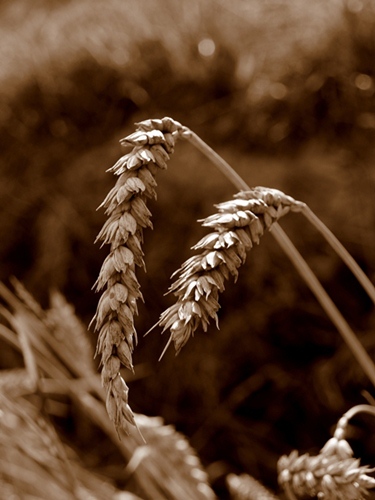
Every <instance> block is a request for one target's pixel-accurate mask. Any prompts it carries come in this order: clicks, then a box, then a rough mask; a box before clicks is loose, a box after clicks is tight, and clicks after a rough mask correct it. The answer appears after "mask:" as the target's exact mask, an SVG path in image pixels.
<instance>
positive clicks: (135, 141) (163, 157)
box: [92, 118, 182, 433]
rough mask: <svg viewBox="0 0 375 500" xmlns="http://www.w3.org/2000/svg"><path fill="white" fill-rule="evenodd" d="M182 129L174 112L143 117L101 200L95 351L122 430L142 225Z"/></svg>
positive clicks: (129, 416)
mask: <svg viewBox="0 0 375 500" xmlns="http://www.w3.org/2000/svg"><path fill="white" fill-rule="evenodd" d="M181 130H182V126H181V124H179V123H178V122H176V121H175V120H172V119H171V118H163V119H161V120H146V121H143V122H140V123H138V124H137V129H136V131H135V132H134V133H133V134H131V135H129V136H128V137H126V138H125V139H122V140H121V141H120V142H121V144H122V145H123V146H130V147H132V150H131V151H130V152H129V153H127V154H125V155H124V156H122V157H121V158H120V159H119V160H118V161H117V163H116V164H115V165H114V166H113V167H112V168H110V169H109V171H110V172H113V173H114V174H115V175H117V176H118V180H117V182H116V184H115V186H114V187H113V188H112V189H111V191H110V192H109V193H108V195H107V196H106V198H105V200H104V201H103V203H102V204H101V205H100V207H104V208H105V213H106V214H107V216H108V219H107V221H106V223H105V224H104V226H103V228H102V230H101V231H100V233H99V235H98V237H97V240H101V241H102V242H103V244H109V245H110V253H109V255H108V256H107V258H106V259H105V260H104V263H103V265H102V268H101V270H100V273H99V277H98V279H97V281H96V283H95V287H96V290H97V291H99V290H102V289H104V292H103V294H102V296H101V298H100V300H99V303H98V307H97V311H96V314H95V316H94V318H93V321H92V322H93V323H94V324H95V330H97V331H98V332H99V335H98V342H97V348H96V354H97V355H98V354H99V355H101V364H102V365H103V368H102V384H103V387H104V389H105V391H106V395H107V400H106V407H107V411H108V414H109V417H110V419H111V420H112V422H113V423H114V425H115V427H116V429H117V431H118V433H119V431H120V429H122V430H124V431H125V432H126V433H127V432H128V424H129V423H130V424H132V425H135V420H134V415H133V412H132V410H131V409H130V406H129V404H128V390H129V389H128V387H127V385H126V383H125V381H124V379H123V378H122V376H121V374H120V367H121V365H124V366H125V367H126V368H128V369H129V370H132V371H133V362H132V351H133V348H134V344H136V343H137V334H136V330H135V328H134V315H135V314H137V300H138V299H139V298H142V294H141V291H140V285H139V283H138V280H137V277H136V274H135V269H136V267H145V263H144V260H143V252H142V241H143V229H144V228H147V227H152V223H151V220H150V217H151V213H150V211H149V210H148V208H147V206H146V200H147V198H154V197H156V192H155V187H156V181H155V174H156V173H157V171H158V170H160V169H165V168H166V166H167V161H168V160H169V158H170V156H169V155H170V154H171V153H172V152H173V150H174V145H175V140H176V138H177V137H178V136H179V132H180V131H181Z"/></svg>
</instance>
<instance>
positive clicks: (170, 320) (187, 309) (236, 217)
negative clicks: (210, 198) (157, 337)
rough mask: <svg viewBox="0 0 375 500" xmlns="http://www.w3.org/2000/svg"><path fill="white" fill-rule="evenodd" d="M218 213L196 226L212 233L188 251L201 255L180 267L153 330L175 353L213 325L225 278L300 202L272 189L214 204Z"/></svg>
mask: <svg viewBox="0 0 375 500" xmlns="http://www.w3.org/2000/svg"><path fill="white" fill-rule="evenodd" d="M216 207H217V208H218V213H217V214H214V215H212V216H210V217H207V218H206V219H204V220H203V221H202V225H203V226H205V227H209V228H212V229H214V232H212V233H210V234H208V235H207V236H205V237H204V238H202V239H201V240H200V241H199V242H198V243H197V244H196V245H195V246H194V247H193V248H194V249H196V250H201V253H200V254H199V255H195V256H193V257H191V258H190V259H188V260H187V261H186V262H185V263H184V264H182V266H181V269H179V270H178V271H177V272H176V273H175V274H179V277H178V279H177V281H175V282H174V283H173V284H172V285H171V287H170V291H171V292H173V293H174V295H175V296H176V297H177V301H176V303H175V304H174V305H172V306H171V307H169V308H168V309H167V310H166V311H164V312H163V313H162V314H161V316H160V319H159V322H158V325H160V326H162V327H163V332H164V331H166V330H167V329H169V330H170V333H171V335H170V338H169V341H168V343H167V345H166V347H165V349H164V351H163V353H162V356H163V354H164V352H165V350H166V349H167V347H168V345H169V344H170V342H171V341H173V342H174V345H175V349H176V352H177V353H178V352H179V351H180V350H181V348H182V347H183V346H184V345H185V344H186V342H187V341H188V339H189V338H190V336H192V335H193V334H194V332H195V331H196V330H197V328H198V327H200V326H201V327H202V328H203V330H204V331H206V330H207V327H208V324H209V322H210V319H214V320H215V321H216V324H217V323H218V317H217V311H218V309H219V307H220V305H219V301H218V298H219V292H223V291H224V282H225V280H226V279H228V278H229V276H230V275H232V276H234V278H235V280H236V279H237V277H238V268H239V267H240V266H241V265H242V264H243V263H244V262H245V259H246V254H247V252H248V251H249V250H251V248H252V247H253V245H256V244H258V243H259V241H260V237H261V236H262V235H263V234H264V232H265V231H267V230H269V229H271V227H272V225H273V223H275V222H276V221H277V220H279V219H280V217H282V216H284V215H285V214H287V213H288V212H289V211H295V212H297V211H300V210H301V209H302V208H303V207H304V203H302V202H299V201H296V200H294V199H293V198H292V197H290V196H287V195H285V194H284V193H283V192H281V191H279V190H277V189H270V188H265V187H256V188H253V189H251V190H250V191H242V192H240V193H239V194H237V195H236V196H235V199H233V200H230V201H227V202H224V203H220V204H219V205H216Z"/></svg>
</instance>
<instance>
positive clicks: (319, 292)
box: [182, 129, 375, 386]
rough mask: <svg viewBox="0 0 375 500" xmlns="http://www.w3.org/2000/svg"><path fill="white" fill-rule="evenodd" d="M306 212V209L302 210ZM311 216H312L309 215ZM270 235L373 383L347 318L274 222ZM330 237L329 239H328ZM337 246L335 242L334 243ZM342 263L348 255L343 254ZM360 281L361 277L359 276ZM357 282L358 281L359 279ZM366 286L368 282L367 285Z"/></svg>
mask: <svg viewBox="0 0 375 500" xmlns="http://www.w3.org/2000/svg"><path fill="white" fill-rule="evenodd" d="M182 137H184V138H185V139H187V140H188V141H189V142H190V143H191V144H192V145H193V146H195V147H196V148H197V149H199V150H200V151H201V152H202V153H203V154H204V155H205V156H206V157H207V158H209V159H210V160H211V161H212V162H213V163H214V165H216V166H217V168H219V170H221V172H222V173H223V174H224V175H225V176H226V177H227V178H228V179H229V180H230V181H231V182H232V184H233V185H234V186H235V187H236V188H237V189H238V190H243V191H247V190H249V189H250V187H249V186H248V185H247V184H246V182H245V181H244V180H243V179H242V178H241V177H240V176H239V175H238V174H237V172H235V171H234V170H233V168H232V167H231V166H230V165H229V163H227V162H226V161H225V160H224V159H223V158H221V156H220V155H218V154H217V153H216V152H215V151H214V150H213V149H212V148H210V147H209V146H208V145H207V144H206V143H205V142H204V141H203V140H202V139H200V137H198V136H197V135H196V134H195V133H194V132H192V131H191V130H189V129H185V130H184V132H183V134H182ZM306 213H308V212H306ZM311 218H312V217H311ZM271 233H272V235H273V236H274V238H275V239H276V241H277V242H278V243H279V245H280V246H281V248H282V249H283V250H284V252H285V254H286V255H287V256H288V258H289V259H290V260H291V262H292V264H293V265H294V267H295V268H296V270H297V271H298V273H299V274H300V275H301V277H302V278H303V280H304V281H305V283H306V284H307V286H308V287H309V288H310V290H311V292H312V293H313V294H314V295H315V297H316V299H317V300H318V302H319V303H320V305H321V306H322V307H323V309H324V311H325V312H326V313H327V315H328V317H329V318H330V319H331V321H332V322H333V324H334V325H335V326H336V328H337V330H338V331H339V332H340V334H341V336H342V337H343V339H344V340H345V342H346V343H347V345H348V346H349V348H350V349H351V351H352V353H353V355H354V356H355V358H356V359H357V361H358V363H359V364H360V366H362V369H363V370H364V372H365V373H366V375H367V376H368V377H369V379H370V380H371V382H372V383H373V384H374V386H375V365H374V363H373V361H372V360H371V358H370V357H369V355H368V354H367V352H366V350H365V349H364V347H363V346H362V344H361V343H360V342H359V340H358V338H357V337H356V335H355V333H354V332H353V330H352V329H351V328H350V326H349V324H348V323H347V321H346V320H345V319H344V317H343V316H342V314H341V313H340V311H339V310H338V309H337V307H336V306H335V304H334V303H333V301H332V299H331V298H330V296H329V295H328V294H327V292H326V291H325V289H324V288H323V286H322V285H321V283H320V282H319V280H318V279H317V277H316V276H315V274H314V273H313V271H312V270H311V268H310V267H309V266H308V264H307V262H306V261H305V260H304V258H303V257H302V255H301V254H300V253H299V252H298V250H297V249H296V247H295V246H294V244H293V243H292V242H291V240H290V239H289V237H288V236H287V235H286V233H285V232H284V231H283V229H282V228H281V227H280V226H279V224H277V223H275V224H274V225H273V226H272V231H271ZM332 241H333V240H332V239H331V242H332ZM336 245H337V243H336ZM346 259H347V260H346V262H347V261H348V258H347V256H346ZM362 281H363V278H362ZM362 281H361V282H362ZM367 288H368V285H367Z"/></svg>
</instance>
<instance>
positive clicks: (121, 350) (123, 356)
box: [117, 340, 134, 372]
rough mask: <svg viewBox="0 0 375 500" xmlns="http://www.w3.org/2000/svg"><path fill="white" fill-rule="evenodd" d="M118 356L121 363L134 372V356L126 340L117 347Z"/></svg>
mask: <svg viewBox="0 0 375 500" xmlns="http://www.w3.org/2000/svg"><path fill="white" fill-rule="evenodd" d="M117 356H118V358H119V360H120V361H121V363H122V364H123V365H124V366H126V368H128V369H129V370H131V371H132V372H134V367H133V363H132V354H131V351H130V348H129V346H128V344H127V342H125V340H121V342H120V344H119V345H118V346H117Z"/></svg>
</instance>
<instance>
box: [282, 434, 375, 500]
mask: <svg viewBox="0 0 375 500" xmlns="http://www.w3.org/2000/svg"><path fill="white" fill-rule="evenodd" d="M373 471H374V469H371V468H369V467H367V466H361V465H360V461H359V460H358V459H355V458H354V457H353V451H352V449H351V447H350V445H349V443H348V442H347V441H346V440H345V439H340V438H337V437H333V438H331V439H330V440H328V441H327V443H326V444H325V446H324V447H323V448H322V450H321V451H320V453H319V454H318V455H317V456H310V455H309V454H308V453H306V454H304V455H301V456H299V455H298V452H297V451H296V450H294V451H292V453H291V454H290V455H289V456H286V455H284V456H282V457H281V458H280V460H279V462H278V474H279V476H278V477H279V483H280V485H281V486H282V487H283V488H284V489H285V490H286V491H292V492H293V494H295V495H297V497H302V498H305V497H306V496H308V497H311V498H312V497H315V496H318V497H319V498H323V499H332V500H364V499H365V497H366V495H367V494H368V490H369V489H370V488H375V479H374V478H372V477H370V476H369V475H368V474H369V473H371V472H373Z"/></svg>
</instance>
